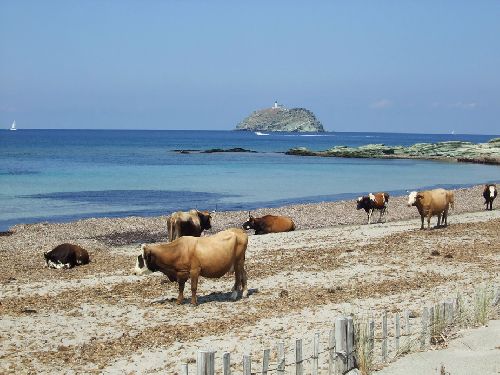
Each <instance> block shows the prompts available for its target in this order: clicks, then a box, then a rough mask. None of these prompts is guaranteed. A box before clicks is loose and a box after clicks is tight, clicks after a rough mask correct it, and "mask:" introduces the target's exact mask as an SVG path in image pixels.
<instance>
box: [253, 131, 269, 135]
mask: <svg viewBox="0 0 500 375" xmlns="http://www.w3.org/2000/svg"><path fill="white" fill-rule="evenodd" d="M255 134H256V135H269V134H266V133H261V132H255Z"/></svg>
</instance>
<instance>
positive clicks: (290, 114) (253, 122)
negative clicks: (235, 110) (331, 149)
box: [236, 107, 325, 132]
mask: <svg viewBox="0 0 500 375" xmlns="http://www.w3.org/2000/svg"><path fill="white" fill-rule="evenodd" d="M236 130H248V131H264V132H324V131H325V129H323V125H321V122H319V121H318V120H317V119H316V116H314V113H312V112H311V111H309V110H307V109H305V108H291V109H287V108H283V107H273V108H266V109H262V110H259V111H255V112H253V113H252V114H251V115H250V116H248V117H247V118H246V119H244V120H243V121H242V122H240V123H239V124H238V126H237V127H236Z"/></svg>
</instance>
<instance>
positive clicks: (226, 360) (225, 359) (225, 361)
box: [222, 352, 231, 375]
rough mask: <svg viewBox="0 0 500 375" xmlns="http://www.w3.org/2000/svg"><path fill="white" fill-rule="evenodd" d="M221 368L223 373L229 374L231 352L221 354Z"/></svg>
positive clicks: (224, 374)
mask: <svg viewBox="0 0 500 375" xmlns="http://www.w3.org/2000/svg"><path fill="white" fill-rule="evenodd" d="M222 369H223V375H231V354H230V353H228V352H225V353H224V354H223V355H222Z"/></svg>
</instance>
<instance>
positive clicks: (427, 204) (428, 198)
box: [408, 189, 455, 229]
mask: <svg viewBox="0 0 500 375" xmlns="http://www.w3.org/2000/svg"><path fill="white" fill-rule="evenodd" d="M454 203H455V202H454V194H453V192H451V191H447V190H445V189H434V190H427V191H419V192H417V191H412V192H411V193H410V195H409V196H408V207H410V206H416V207H417V209H418V213H419V214H420V219H421V222H422V224H421V226H420V229H424V217H427V229H430V226H431V217H432V216H434V215H437V217H438V222H437V227H439V226H440V225H442V224H444V225H445V226H446V225H448V209H449V207H450V205H451V208H453V207H454ZM441 216H442V218H443V221H442V222H441Z"/></svg>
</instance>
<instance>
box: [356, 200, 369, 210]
mask: <svg viewBox="0 0 500 375" xmlns="http://www.w3.org/2000/svg"><path fill="white" fill-rule="evenodd" d="M366 198H367V197H358V199H357V200H356V204H357V205H356V208H357V209H358V210H361V209H362V208H365V200H366Z"/></svg>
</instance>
